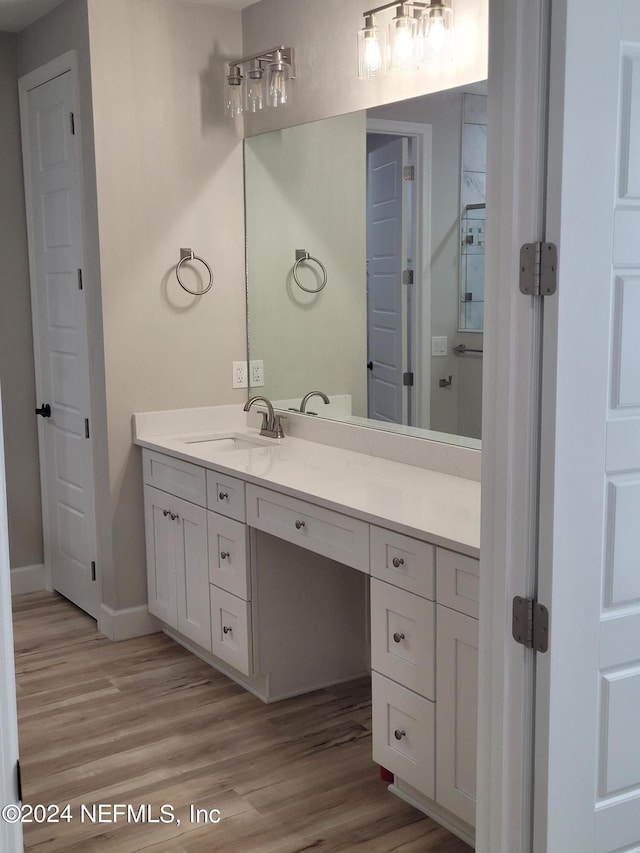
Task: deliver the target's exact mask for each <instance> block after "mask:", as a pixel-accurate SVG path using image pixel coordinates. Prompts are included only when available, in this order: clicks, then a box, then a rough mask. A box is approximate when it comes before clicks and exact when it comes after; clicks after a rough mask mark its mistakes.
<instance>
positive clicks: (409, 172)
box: [402, 166, 416, 181]
mask: <svg viewBox="0 0 640 853" xmlns="http://www.w3.org/2000/svg"><path fill="white" fill-rule="evenodd" d="M402 177H403V178H404V180H405V181H415V179H416V167H415V166H403V167H402Z"/></svg>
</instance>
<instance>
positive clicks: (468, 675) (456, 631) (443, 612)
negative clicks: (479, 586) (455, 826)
mask: <svg viewBox="0 0 640 853" xmlns="http://www.w3.org/2000/svg"><path fill="white" fill-rule="evenodd" d="M436 610H437V613H436V621H437V628H436V637H437V658H436V673H437V675H436V692H437V696H438V702H437V704H436V731H437V733H438V737H437V738H436V801H437V802H438V803H440V805H442V806H444V807H445V808H446V809H449V811H450V812H453V814H455V815H457V816H458V817H460V818H461V819H462V820H464V821H466V822H467V823H468V824H470V825H471V826H475V822H476V751H477V720H478V622H477V620H476V619H472V618H471V617H470V616H465V615H464V614H463V613H458V612H457V611H456V610H450V609H449V608H448V607H444V606H442V605H440V604H439V605H438V606H437V608H436Z"/></svg>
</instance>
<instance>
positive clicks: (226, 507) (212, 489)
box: [207, 470, 247, 521]
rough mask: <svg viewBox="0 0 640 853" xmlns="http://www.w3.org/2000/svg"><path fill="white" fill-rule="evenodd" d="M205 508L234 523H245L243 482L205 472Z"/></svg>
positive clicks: (214, 472) (235, 478) (212, 472)
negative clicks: (234, 520) (232, 519)
mask: <svg viewBox="0 0 640 853" xmlns="http://www.w3.org/2000/svg"><path fill="white" fill-rule="evenodd" d="M207 507H208V508H209V509H212V510H213V511H214V512H219V513H220V514H221V515H226V516H227V517H228V518H235V519H236V521H245V520H246V515H247V514H246V511H245V505H244V482H243V481H242V480H238V479H237V477H229V476H227V475H226V474H219V473H218V472H217V471H210V470H207Z"/></svg>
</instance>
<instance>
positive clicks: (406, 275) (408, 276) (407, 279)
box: [402, 270, 413, 284]
mask: <svg viewBox="0 0 640 853" xmlns="http://www.w3.org/2000/svg"><path fill="white" fill-rule="evenodd" d="M402 283H403V284H413V270H402Z"/></svg>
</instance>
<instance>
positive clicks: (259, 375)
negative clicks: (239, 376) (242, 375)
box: [249, 359, 264, 388]
mask: <svg viewBox="0 0 640 853" xmlns="http://www.w3.org/2000/svg"><path fill="white" fill-rule="evenodd" d="M249 379H250V380H251V387H252V388H261V387H262V386H263V385H264V362H263V361H262V359H260V360H256V361H250V362H249Z"/></svg>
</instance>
